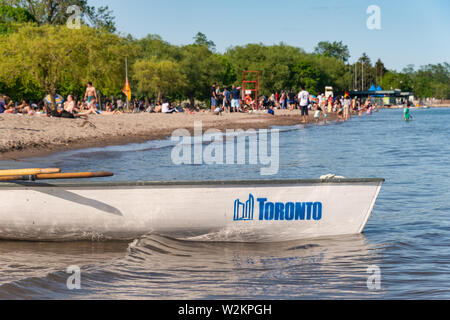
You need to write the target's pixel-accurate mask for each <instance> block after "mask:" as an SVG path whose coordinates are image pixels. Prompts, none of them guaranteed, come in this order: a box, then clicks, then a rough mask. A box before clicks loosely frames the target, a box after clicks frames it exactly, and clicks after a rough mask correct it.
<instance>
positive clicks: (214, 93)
mask: <svg viewBox="0 0 450 320" xmlns="http://www.w3.org/2000/svg"><path fill="white" fill-rule="evenodd" d="M210 93H211V112H212V113H214V114H216V115H221V114H223V113H237V112H238V113H246V112H254V111H256V110H263V111H264V112H267V113H268V114H271V115H275V112H276V110H290V111H293V110H300V112H301V120H302V122H303V123H308V122H309V114H310V113H313V114H314V120H315V122H316V123H319V122H321V121H323V122H325V123H326V122H327V121H328V116H329V115H330V114H336V121H337V122H339V121H347V120H349V119H350V117H351V116H352V115H362V114H363V113H365V112H367V113H368V114H371V113H372V112H374V111H376V110H378V106H377V105H376V103H373V102H372V100H371V99H367V100H366V101H365V102H362V101H361V100H360V99H357V98H353V99H352V98H351V97H350V95H348V94H346V95H345V96H337V97H333V96H332V95H325V94H321V93H319V94H318V95H317V96H314V95H312V94H310V93H309V92H308V91H306V90H305V89H304V88H302V89H301V90H300V92H298V93H296V92H295V91H294V90H290V91H282V92H280V93H278V92H274V93H272V94H271V95H270V96H269V97H266V96H264V95H262V96H260V97H258V99H254V98H252V97H251V96H250V95H247V96H244V95H242V94H241V88H240V87H237V86H235V85H233V86H232V87H231V88H224V89H223V91H222V90H221V88H220V86H218V85H216V84H215V83H214V84H213V85H212V86H211V90H210ZM200 111H201V109H200V107H199V106H191V105H189V104H188V105H186V106H185V107H181V106H178V105H176V104H175V103H174V102H170V101H168V100H167V99H162V101H161V102H155V104H152V105H149V104H148V103H147V104H146V103H145V102H144V101H143V100H137V99H135V100H132V101H130V104H129V106H128V108H127V106H126V103H125V102H124V101H123V100H122V99H120V98H119V99H117V100H115V101H113V100H106V101H105V104H104V105H103V106H102V107H100V104H99V97H98V96H97V90H96V88H95V87H94V86H93V85H92V83H91V82H89V83H87V85H86V92H85V95H84V97H83V99H78V100H77V99H76V98H75V97H74V96H73V95H68V96H67V98H66V99H65V101H64V102H61V103H60V104H59V105H58V108H56V109H55V108H50V103H49V101H45V100H42V101H39V102H37V103H32V102H31V103H30V102H29V101H27V100H26V99H24V100H22V101H21V103H14V102H13V101H12V100H11V99H9V98H8V97H7V96H0V114H1V113H6V114H24V115H36V116H49V117H60V118H71V119H75V118H82V117H87V116H89V115H91V114H96V115H114V114H121V113H124V112H131V113H141V112H149V113H165V114H172V113H190V114H194V113H196V112H200Z"/></svg>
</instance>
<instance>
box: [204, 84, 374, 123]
mask: <svg viewBox="0 0 450 320" xmlns="http://www.w3.org/2000/svg"><path fill="white" fill-rule="evenodd" d="M240 90H241V88H239V87H238V88H236V87H235V86H233V87H232V88H231V91H230V90H229V89H228V88H224V90H223V91H222V90H221V88H220V86H218V85H217V84H216V83H214V84H213V85H212V86H211V90H210V92H211V112H214V113H215V114H221V113H224V112H226V113H232V112H252V111H255V110H265V111H267V113H268V114H271V115H275V111H276V110H290V111H293V110H300V112H301V117H302V122H303V123H308V122H309V114H310V112H312V113H314V120H315V122H316V123H319V122H320V121H323V122H325V123H326V122H327V121H328V115H329V114H336V121H337V122H339V121H347V120H349V119H350V117H351V116H352V115H359V116H361V115H363V114H364V113H367V114H372V113H373V112H374V111H378V105H377V104H376V103H375V102H374V101H372V100H371V99H367V100H365V101H364V102H363V101H361V99H359V98H356V97H355V98H351V97H350V95H349V94H347V93H346V94H345V95H344V96H337V97H334V96H333V95H328V96H327V95H325V94H322V93H319V94H318V95H317V96H314V95H311V94H310V93H309V92H308V91H306V90H305V89H304V88H301V90H300V92H298V93H296V92H295V91H294V90H290V91H282V92H281V93H278V92H274V93H272V94H271V95H270V97H266V96H264V95H262V96H260V97H259V98H258V99H257V101H256V100H255V99H254V98H252V96H251V94H250V95H247V96H246V97H243V96H242V95H241V91H240Z"/></svg>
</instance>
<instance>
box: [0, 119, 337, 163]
mask: <svg viewBox="0 0 450 320" xmlns="http://www.w3.org/2000/svg"><path fill="white" fill-rule="evenodd" d="M335 119H336V118H335V115H334V114H333V115H329V116H328V121H335ZM196 121H202V124H203V130H208V129H211V128H215V129H219V130H226V129H244V130H247V129H250V128H252V129H263V128H269V127H271V126H291V125H297V124H300V123H301V118H300V112H299V111H292V112H290V111H277V114H276V115H275V116H271V115H268V114H264V113H252V114H223V115H222V116H216V115H212V114H210V113H197V114H194V115H192V114H185V113H179V114H149V113H140V114H122V115H100V116H98V115H93V116H90V117H89V119H88V120H87V121H86V120H83V119H75V120H74V119H61V118H48V117H39V116H23V115H5V114H3V115H0V160H18V159H23V158H29V157H35V156H42V155H46V154H50V153H54V152H60V151H67V150H73V149H83V148H90V147H102V146H109V145H123V144H128V143H140V142H145V141H148V140H157V139H164V138H167V137H170V136H171V135H172V132H173V131H174V130H176V129H180V128H182V129H188V130H189V131H191V132H192V131H193V128H194V123H195V122H196ZM310 122H311V123H314V119H313V116H312V115H310Z"/></svg>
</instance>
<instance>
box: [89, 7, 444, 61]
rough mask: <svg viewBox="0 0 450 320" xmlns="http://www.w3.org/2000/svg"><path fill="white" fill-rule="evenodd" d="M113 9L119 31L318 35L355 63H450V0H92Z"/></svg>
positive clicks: (225, 36)
mask: <svg viewBox="0 0 450 320" xmlns="http://www.w3.org/2000/svg"><path fill="white" fill-rule="evenodd" d="M89 2H90V4H91V5H94V6H100V5H108V6H109V7H110V9H112V10H113V11H114V15H115V17H116V23H117V27H118V30H119V31H120V32H121V33H124V34H128V33H129V34H132V35H133V36H135V37H137V38H141V37H143V36H145V35H147V34H149V33H151V34H159V35H160V36H162V37H163V39H164V40H166V41H168V42H170V43H172V44H176V45H183V44H188V43H191V42H192V38H193V36H194V35H195V34H196V33H197V32H198V31H201V32H203V33H205V34H206V35H207V36H208V38H209V39H210V40H213V41H214V42H215V43H216V46H217V50H218V51H219V52H224V51H225V50H226V49H227V48H228V47H230V46H235V45H244V44H247V43H259V42H262V43H264V44H267V45H270V44H277V43H280V42H284V43H286V44H289V45H293V46H297V47H301V48H303V49H304V50H306V51H307V52H312V51H313V50H314V47H315V46H316V44H317V43H318V42H319V41H343V42H344V44H346V45H348V46H349V49H350V53H351V55H352V58H351V59H350V61H351V62H353V61H354V60H356V59H357V58H359V57H360V56H361V54H362V53H363V52H366V53H367V54H368V55H369V56H370V58H371V59H372V60H373V61H375V60H376V59H378V58H381V60H382V61H383V62H384V63H385V65H386V66H387V67H388V68H391V69H396V70H401V69H403V68H404V67H406V66H407V65H408V64H414V65H416V67H417V66H420V65H425V64H428V63H440V62H449V63H450V19H449V18H448V16H449V14H450V0H409V1H408V0H390V1H387V0H341V1H338V0H324V1H318V0H316V1H314V0H276V1H274V0H228V1H211V0H209V1H206V0H190V1H184V0H160V1H157V0H128V1H124V0H108V1H105V0H90V1H89ZM370 5H377V6H378V7H380V9H381V30H369V29H368V28H367V26H366V21H367V19H368V18H369V15H368V14H367V13H366V10H367V8H368V7H369V6H370Z"/></svg>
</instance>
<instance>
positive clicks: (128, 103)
mask: <svg viewBox="0 0 450 320" xmlns="http://www.w3.org/2000/svg"><path fill="white" fill-rule="evenodd" d="M125 74H126V77H127V79H126V81H128V58H125ZM127 111H128V112H129V111H130V100H129V99H128V94H127Z"/></svg>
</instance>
